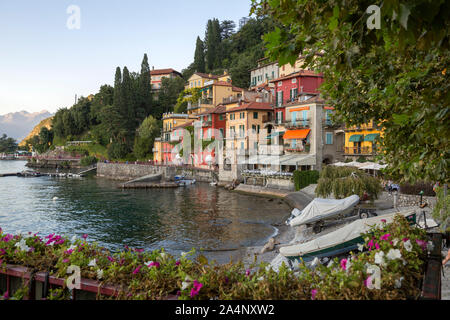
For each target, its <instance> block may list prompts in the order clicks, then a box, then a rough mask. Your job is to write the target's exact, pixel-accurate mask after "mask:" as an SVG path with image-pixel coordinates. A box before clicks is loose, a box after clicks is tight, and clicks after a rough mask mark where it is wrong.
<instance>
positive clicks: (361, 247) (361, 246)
mask: <svg viewBox="0 0 450 320" xmlns="http://www.w3.org/2000/svg"><path fill="white" fill-rule="evenodd" d="M358 250H359V251H363V250H364V244H361V243H358Z"/></svg>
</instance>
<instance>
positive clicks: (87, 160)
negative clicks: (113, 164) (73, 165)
mask: <svg viewBox="0 0 450 320" xmlns="http://www.w3.org/2000/svg"><path fill="white" fill-rule="evenodd" d="M97 162H98V159H97V158H96V157H94V156H86V157H83V158H81V161H80V164H81V165H82V166H84V167H88V166H91V165H93V164H96V163H97Z"/></svg>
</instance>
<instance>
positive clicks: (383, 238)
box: [380, 233, 391, 240]
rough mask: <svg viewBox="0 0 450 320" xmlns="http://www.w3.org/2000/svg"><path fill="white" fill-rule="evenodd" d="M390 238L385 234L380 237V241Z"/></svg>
mask: <svg viewBox="0 0 450 320" xmlns="http://www.w3.org/2000/svg"><path fill="white" fill-rule="evenodd" d="M390 236H391V235H390V234H389V233H386V234H385V235H382V236H381V237H380V240H388V239H389V237H390Z"/></svg>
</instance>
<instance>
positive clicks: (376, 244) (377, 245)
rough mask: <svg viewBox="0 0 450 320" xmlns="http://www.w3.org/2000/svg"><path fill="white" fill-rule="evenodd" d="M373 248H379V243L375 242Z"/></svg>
mask: <svg viewBox="0 0 450 320" xmlns="http://www.w3.org/2000/svg"><path fill="white" fill-rule="evenodd" d="M375 248H377V250H380V245H379V244H378V242H376V243H375Z"/></svg>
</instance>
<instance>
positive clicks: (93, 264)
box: [88, 259, 97, 267]
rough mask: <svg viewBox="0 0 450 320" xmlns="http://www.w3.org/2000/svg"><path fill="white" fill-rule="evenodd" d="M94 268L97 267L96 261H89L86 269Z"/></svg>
mask: <svg viewBox="0 0 450 320" xmlns="http://www.w3.org/2000/svg"><path fill="white" fill-rule="evenodd" d="M96 266H97V260H96V259H92V260H91V261H89V264H88V267H96Z"/></svg>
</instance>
